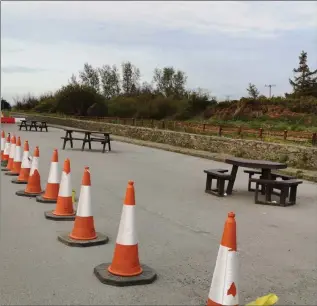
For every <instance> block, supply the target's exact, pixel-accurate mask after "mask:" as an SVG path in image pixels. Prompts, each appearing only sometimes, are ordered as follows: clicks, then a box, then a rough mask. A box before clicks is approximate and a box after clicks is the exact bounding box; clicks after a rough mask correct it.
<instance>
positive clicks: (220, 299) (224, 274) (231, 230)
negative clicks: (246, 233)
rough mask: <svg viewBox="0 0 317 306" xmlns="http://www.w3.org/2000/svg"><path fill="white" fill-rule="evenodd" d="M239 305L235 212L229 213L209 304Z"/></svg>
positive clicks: (211, 305) (210, 305)
mask: <svg viewBox="0 0 317 306" xmlns="http://www.w3.org/2000/svg"><path fill="white" fill-rule="evenodd" d="M213 305H217V306H218V305H239V294H238V254H237V235H236V221H235V214H234V213H233V212H230V213H229V214H228V218H227V221H226V223H225V228H224V231H223V236H222V240H221V244H220V248H219V251H218V257H217V262H216V266H215V270H214V275H213V277H212V281H211V287H210V291H209V295H208V301H207V306H213Z"/></svg>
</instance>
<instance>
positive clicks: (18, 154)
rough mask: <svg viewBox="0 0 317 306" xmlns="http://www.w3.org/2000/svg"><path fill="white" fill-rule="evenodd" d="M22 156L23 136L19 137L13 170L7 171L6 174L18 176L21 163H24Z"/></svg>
mask: <svg viewBox="0 0 317 306" xmlns="http://www.w3.org/2000/svg"><path fill="white" fill-rule="evenodd" d="M21 157H22V152H21V138H20V137H18V140H17V143H16V146H15V153H14V159H13V165H12V170H11V171H10V172H7V173H6V175H10V176H18V175H19V174H20V170H21V163H22V160H21Z"/></svg>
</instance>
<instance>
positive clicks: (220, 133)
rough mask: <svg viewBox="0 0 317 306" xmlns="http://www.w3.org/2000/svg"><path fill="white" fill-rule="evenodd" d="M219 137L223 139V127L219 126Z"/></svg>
mask: <svg viewBox="0 0 317 306" xmlns="http://www.w3.org/2000/svg"><path fill="white" fill-rule="evenodd" d="M218 136H219V137H221V136H222V126H219V130H218Z"/></svg>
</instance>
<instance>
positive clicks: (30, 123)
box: [19, 120, 48, 132]
mask: <svg viewBox="0 0 317 306" xmlns="http://www.w3.org/2000/svg"><path fill="white" fill-rule="evenodd" d="M28 127H29V131H32V129H34V130H35V131H36V132H37V129H38V128H39V129H40V130H41V132H42V131H43V129H45V130H46V132H48V130H47V124H46V121H37V120H21V122H20V125H19V131H21V130H22V128H25V130H26V131H27V130H28Z"/></svg>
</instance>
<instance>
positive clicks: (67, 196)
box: [44, 158, 76, 221]
mask: <svg viewBox="0 0 317 306" xmlns="http://www.w3.org/2000/svg"><path fill="white" fill-rule="evenodd" d="M44 215H45V218H46V219H51V220H61V221H62V220H65V221H67V220H75V215H76V213H75V211H74V208H73V197H72V182H71V174H70V160H69V159H68V158H67V159H66V160H65V162H64V169H63V172H62V177H61V184H60V187H59V192H58V197H57V203H56V207H55V210H53V211H46V212H45V213H44Z"/></svg>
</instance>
